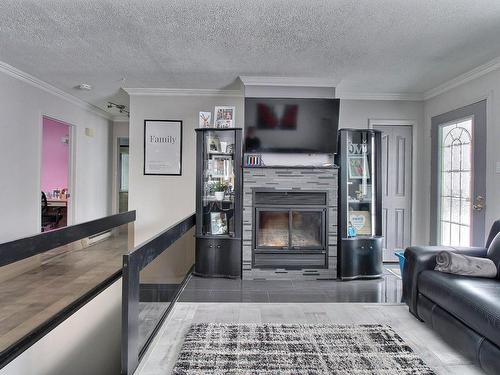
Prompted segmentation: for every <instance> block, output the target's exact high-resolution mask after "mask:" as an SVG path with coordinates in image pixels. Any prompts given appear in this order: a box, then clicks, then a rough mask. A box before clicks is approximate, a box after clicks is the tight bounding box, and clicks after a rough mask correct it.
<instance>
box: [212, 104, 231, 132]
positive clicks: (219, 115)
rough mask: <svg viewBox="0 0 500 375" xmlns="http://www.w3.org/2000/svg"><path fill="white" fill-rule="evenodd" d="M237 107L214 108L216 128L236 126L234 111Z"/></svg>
mask: <svg viewBox="0 0 500 375" xmlns="http://www.w3.org/2000/svg"><path fill="white" fill-rule="evenodd" d="M235 110H236V107H231V106H217V107H215V110H214V127H215V128H221V129H224V128H234V113H235Z"/></svg>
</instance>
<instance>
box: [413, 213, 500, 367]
mask: <svg viewBox="0 0 500 375" xmlns="http://www.w3.org/2000/svg"><path fill="white" fill-rule="evenodd" d="M499 231H500V220H498V221H496V222H495V223H494V224H493V226H492V228H491V231H490V234H489V236H488V241H487V242H486V246H485V247H484V248H479V247H471V248H456V247H443V246H413V247H409V248H407V249H406V251H405V266H404V270H403V299H404V301H405V302H406V304H407V305H408V306H409V308H410V312H411V313H412V314H413V315H415V316H416V317H417V318H418V319H420V320H421V321H424V322H425V323H426V324H428V325H429V326H430V327H432V329H434V330H435V331H436V332H438V333H439V334H440V335H441V336H442V337H443V338H444V340H445V341H447V342H448V343H449V344H450V345H452V346H453V347H455V348H456V349H457V350H458V351H460V352H461V353H462V354H464V355H465V356H466V357H468V358H469V359H470V360H472V361H473V362H475V363H476V364H477V365H479V366H480V367H481V368H482V369H483V370H484V371H485V372H486V373H488V374H496V375H498V374H500V279H499V277H498V276H497V278H496V279H485V278H477V277H468V276H459V275H452V274H446V273H442V272H438V271H434V267H435V266H436V254H437V253H438V252H439V251H441V250H449V251H453V252H457V253H461V254H465V255H470V256H476V257H488V258H490V259H492V260H493V261H494V262H495V264H496V265H497V268H498V266H499V265H500V246H492V247H491V248H490V244H491V242H492V240H493V238H494V237H495V236H496V234H497V233H498V232H499ZM496 242H497V241H495V243H496ZM499 274H500V273H499Z"/></svg>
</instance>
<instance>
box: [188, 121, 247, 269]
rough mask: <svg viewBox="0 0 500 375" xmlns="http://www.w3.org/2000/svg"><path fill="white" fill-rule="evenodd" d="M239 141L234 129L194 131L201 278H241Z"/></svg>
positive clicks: (197, 251) (239, 131)
mask: <svg viewBox="0 0 500 375" xmlns="http://www.w3.org/2000/svg"><path fill="white" fill-rule="evenodd" d="M241 140H242V130H241V129H237V128H232V129H215V128H203V129H196V144H197V150H196V260H195V274H197V275H200V276H207V277H240V276H241V231H242V228H241V227H242V197H241V194H242V193H241V190H242V189H241V173H242V171H241ZM223 151H232V152H223ZM221 183H223V184H224V185H226V186H225V187H224V186H220V184H221ZM223 189H225V196H224V198H223V199H222V200H221V199H217V198H216V195H217V197H218V198H219V195H222V194H214V191H216V190H223Z"/></svg>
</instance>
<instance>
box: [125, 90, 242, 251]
mask: <svg viewBox="0 0 500 375" xmlns="http://www.w3.org/2000/svg"><path fill="white" fill-rule="evenodd" d="M216 105H229V106H235V107H236V123H235V124H236V126H237V127H238V126H241V125H242V124H243V105H244V101H243V97H224V96H171V95H131V96H130V139H129V142H130V145H129V147H130V148H129V152H130V160H129V163H130V164H129V208H130V209H131V210H137V220H136V222H135V244H139V243H142V242H144V241H146V240H148V239H149V238H151V237H152V236H154V235H156V234H158V233H159V232H161V231H162V230H164V229H166V228H167V227H169V226H171V225H172V224H174V223H176V222H178V221H180V220H181V219H183V218H185V217H186V216H188V215H190V214H192V213H194V211H195V185H196V172H195V170H196V141H195V131H194V129H195V128H197V127H198V116H199V112H200V111H211V112H212V115H213V111H214V107H215V106H216ZM144 119H156V120H182V121H183V130H182V131H183V139H182V176H145V175H144V174H143V169H144V138H143V136H144Z"/></svg>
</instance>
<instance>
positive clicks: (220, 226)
mask: <svg viewBox="0 0 500 375" xmlns="http://www.w3.org/2000/svg"><path fill="white" fill-rule="evenodd" d="M210 231H211V232H212V234H213V235H221V234H228V233H229V230H228V226H227V217H226V213H225V212H211V213H210Z"/></svg>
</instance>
